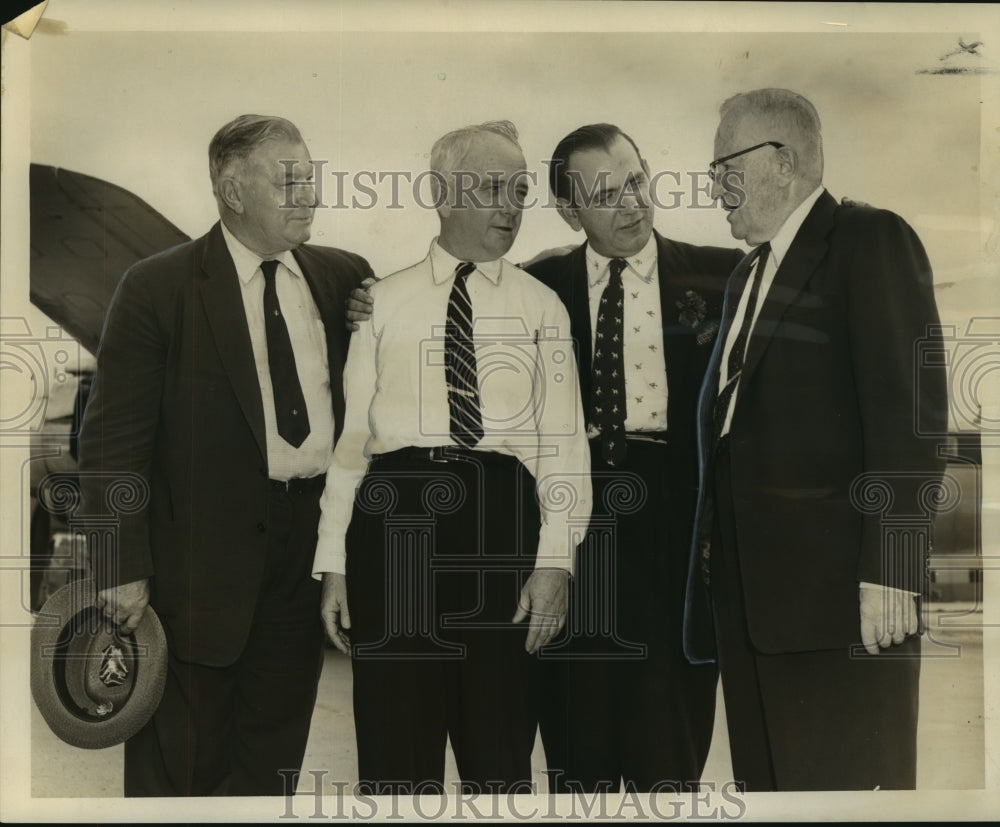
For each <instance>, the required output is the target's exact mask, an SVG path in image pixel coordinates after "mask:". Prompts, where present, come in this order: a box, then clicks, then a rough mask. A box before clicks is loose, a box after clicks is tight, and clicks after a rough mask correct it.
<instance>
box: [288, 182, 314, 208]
mask: <svg viewBox="0 0 1000 827" xmlns="http://www.w3.org/2000/svg"><path fill="white" fill-rule="evenodd" d="M292 190H293V194H292V202H293V203H294V204H295V206H296V207H315V206H316V185H315V184H314V183H312V182H311V181H310V182H302V183H299V184H296V185H295V186H294V187H293V188H292Z"/></svg>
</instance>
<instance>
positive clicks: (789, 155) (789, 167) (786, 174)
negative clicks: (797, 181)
mask: <svg viewBox="0 0 1000 827" xmlns="http://www.w3.org/2000/svg"><path fill="white" fill-rule="evenodd" d="M775 155H776V157H777V159H778V171H779V172H780V174H781V177H782V178H784V179H786V180H788V181H791V180H792V179H794V178H795V176H796V173H798V171H799V156H798V154H797V153H796V152H795V150H794V149H792V148H791V147H790V146H783V147H781V149H778V150H776V151H775Z"/></svg>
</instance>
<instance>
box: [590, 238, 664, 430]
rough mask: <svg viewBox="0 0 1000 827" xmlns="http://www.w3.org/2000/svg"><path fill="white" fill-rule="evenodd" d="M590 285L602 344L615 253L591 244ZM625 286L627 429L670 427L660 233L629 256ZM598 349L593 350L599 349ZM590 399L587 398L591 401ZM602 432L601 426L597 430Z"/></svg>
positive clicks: (592, 320) (593, 326) (593, 320)
mask: <svg viewBox="0 0 1000 827" xmlns="http://www.w3.org/2000/svg"><path fill="white" fill-rule="evenodd" d="M586 256H587V285H588V291H589V292H588V295H589V299H590V335H591V345H593V346H594V347H596V339H595V338H594V337H596V335H597V315H598V313H599V312H600V305H601V295H602V294H603V293H604V288H605V287H607V286H608V278H609V277H610V274H611V259H610V258H607V257H606V256H602V255H601V254H600V253H598V252H595V250H594V249H593V248H592V247H591V246H590V245H589V244H588V245H587V253H586ZM625 264H626V265H627V266H626V267H625V269H624V270H623V271H622V288H623V289H624V293H625V305H624V310H625V316H624V318H623V320H622V323H623V327H624V332H625V336H624V340H623V342H624V343H623V346H622V357H623V358H624V360H625V393H626V395H627V396H628V400H627V402H626V408H625V430H626V431H665V430H667V362H666V358H665V357H664V355H663V319H662V318H661V315H662V314H661V308H660V280H659V278H658V277H657V276H658V271H657V267H656V265H657V258H656V238H655V237H654V236H653V234H652V233H650V235H649V240H648V241H647V242H646V245H645V246H644V247H643V248H642V249H641V250H640V251H639V252H638V253H636V254H635V255H634V256H629V257H628V258H626V259H625ZM593 352H594V350H593V349H592V350H591V353H593ZM588 403H589V400H584V404H588ZM597 433H599V430H598V429H596V428H595V430H594V434H592V435H596V434H597Z"/></svg>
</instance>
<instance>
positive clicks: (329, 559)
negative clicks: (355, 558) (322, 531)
mask: <svg viewBox="0 0 1000 827" xmlns="http://www.w3.org/2000/svg"><path fill="white" fill-rule="evenodd" d="M328 572H329V573H331V574H347V551H346V549H345V547H344V541H343V540H340V541H339V542H338V541H337V540H335V539H333V538H329V539H325V540H324V538H322V537H321V538H320V540H319V542H318V543H317V544H316V556H315V557H313V566H312V576H313V578H314V579H316V580H321V579H322V578H323V575H324V574H326V573H328Z"/></svg>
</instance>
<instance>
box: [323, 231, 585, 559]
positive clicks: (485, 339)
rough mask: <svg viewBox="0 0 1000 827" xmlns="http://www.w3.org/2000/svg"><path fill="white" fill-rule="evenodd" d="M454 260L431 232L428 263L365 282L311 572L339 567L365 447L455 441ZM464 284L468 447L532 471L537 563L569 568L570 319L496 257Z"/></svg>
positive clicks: (581, 514) (575, 522) (573, 448)
mask: <svg viewBox="0 0 1000 827" xmlns="http://www.w3.org/2000/svg"><path fill="white" fill-rule="evenodd" d="M458 264H459V261H458V259H456V258H454V257H453V256H451V255H450V254H449V253H447V252H446V251H445V250H443V249H442V248H441V247H440V246H439V245H438V244H437V240H436V239H435V241H434V242H433V243H432V244H431V249H430V252H429V254H428V256H427V258H426V259H424V260H423V261H422V262H420V263H419V264H417V265H415V266H413V267H410V268H408V269H406V270H402V271H400V272H398V273H395V274H394V275H391V276H389V277H387V278H385V279H382V280H381V281H379V282H377V283H376V284H374V285H373V286H372V288H371V292H372V297H373V298H374V300H375V302H374V310H373V312H372V316H371V319H369V320H368V321H365V322H361V323H360V325H359V329H358V330H357V331H356V332H355V333H354V335H353V338H352V340H351V347H350V351H349V354H348V358H347V365H346V367H345V369H344V393H345V395H346V397H347V413H346V416H345V418H344V430H343V433H342V435H341V438H340V441H339V442H338V443H337V448H336V450H335V451H334V455H333V462H332V464H331V465H330V470H329V472H328V474H327V478H326V488H325V490H324V491H323V497H322V500H321V505H322V516H321V518H320V524H319V542H318V544H317V548H316V557H315V560H314V562H313V573H314V575H319V574H321V573H323V572H336V573H339V574H343V573H345V562H346V556H347V555H346V548H345V537H346V534H347V528H348V525H349V524H350V521H351V513H352V510H353V507H354V499H355V494H356V491H357V488H358V485H359V484H360V483H361V480H362V478H363V477H364V475H365V473H366V471H367V469H368V463H369V461H370V459H371V457H372V456H373V455H374V454H385V453H389V452H391V451H395V450H397V449H399V448H404V447H407V446H419V447H434V446H443V445H454V444H455V443H454V441H453V440H452V439H451V434H450V419H449V411H448V392H447V389H446V386H445V370H444V343H445V336H444V331H445V322H446V318H447V305H448V297H449V295H450V293H451V288H452V285H453V284H454V274H455V268H456V267H457V266H458ZM466 285H467V287H468V291H469V298H470V300H471V302H472V309H473V315H474V320H473V339H474V342H475V350H476V362H477V366H478V375H479V386H480V397H481V402H482V413H483V430H484V435H483V438H482V440H481V441H480V443H479V444H478V445H477V446H476V450H484V451H497V452H500V453H503V454H509V455H512V456H514V457H516V458H517V459H518V460H520V462H521V463H523V464H524V466H525V467H526V468H527V469H528V470H529V471H530V472H531V473H532V475H533V476H534V478H535V488H536V492H537V495H538V500H539V504H540V508H541V517H542V520H541V529H540V532H539V538H538V551H537V557H536V567H539V568H541V567H558V568H564V569H567V570H568V571H572V570H573V562H574V557H575V550H576V546H577V545H578V544H579V543H580V541H581V540H582V538H583V535H584V533H585V532H586V530H587V526H588V524H589V522H590V509H591V484H590V450H589V448H588V444H587V438H586V433H585V428H584V419H583V411H582V409H581V405H580V389H579V383H578V381H577V375H576V360H575V358H574V355H573V343H572V339H571V336H570V322H569V315H568V314H567V312H566V309H565V308H564V307H563V304H562V302H561V301H560V300H559V298H558V296H557V295H556V294H555V293H554V292H553V291H551V290H549V288H547V287H545V286H544V285H543V284H541V282H539V281H536V280H535V279H534V278H532V277H531V276H530V275H528V274H527V273H526V272H524V271H523V270H519V269H518V268H517V267H515V266H514V265H513V264H511V263H509V262H507V261H505V260H503V259H499V260H496V261H491V262H478V263H477V264H476V270H475V271H474V272H472V273H471V274H470V275H469V276H468V279H467V282H466ZM511 516H512V517H513V515H511Z"/></svg>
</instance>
